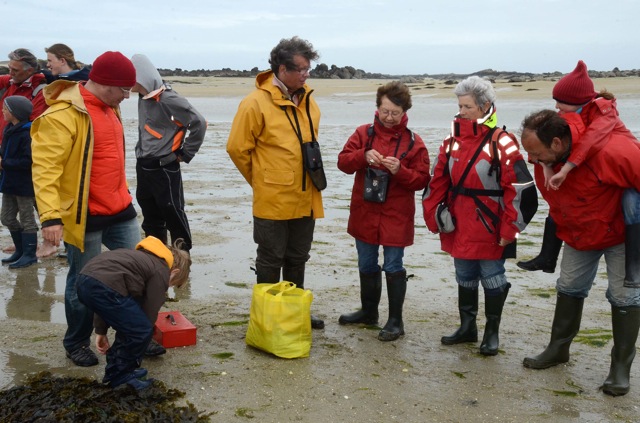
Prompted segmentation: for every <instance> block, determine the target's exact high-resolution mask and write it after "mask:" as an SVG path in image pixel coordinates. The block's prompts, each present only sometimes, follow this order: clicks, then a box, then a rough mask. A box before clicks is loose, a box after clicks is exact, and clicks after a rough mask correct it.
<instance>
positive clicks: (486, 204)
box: [227, 37, 640, 396]
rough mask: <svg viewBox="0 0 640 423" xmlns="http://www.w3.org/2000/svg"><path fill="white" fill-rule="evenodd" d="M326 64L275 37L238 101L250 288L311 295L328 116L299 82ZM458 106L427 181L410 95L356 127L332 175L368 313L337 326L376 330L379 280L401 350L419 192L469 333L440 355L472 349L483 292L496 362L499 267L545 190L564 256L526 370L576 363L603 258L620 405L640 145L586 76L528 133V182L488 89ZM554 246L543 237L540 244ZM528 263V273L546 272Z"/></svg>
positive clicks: (315, 323) (532, 119)
mask: <svg viewBox="0 0 640 423" xmlns="http://www.w3.org/2000/svg"><path fill="white" fill-rule="evenodd" d="M317 58H318V53H317V52H316V51H315V50H314V49H313V46H312V45H311V43H309V42H308V41H306V40H302V39H300V38H298V37H293V38H290V39H282V40H281V41H280V43H279V44H278V45H276V46H275V47H274V48H273V50H272V51H271V55H270V60H269V63H270V64H271V69H270V70H267V71H265V72H262V73H260V74H259V75H258V76H257V79H256V89H255V90H254V91H253V92H252V93H251V94H249V95H248V96H247V97H246V98H245V99H243V100H242V102H241V103H240V106H239V108H238V112H237V114H236V115H235V118H234V120H233V123H232V127H231V131H230V133H229V138H228V142H227V152H228V154H229V156H230V157H231V159H232V160H233V162H234V164H235V165H236V167H237V168H238V170H239V171H240V172H241V174H242V175H243V176H244V178H245V179H246V181H247V182H248V183H249V185H250V186H251V187H252V190H253V215H254V227H253V236H254V241H255V242H256V244H257V245H258V248H257V258H256V274H257V278H256V279H257V282H262V283H275V282H278V281H280V280H281V278H282V279H284V280H288V281H291V282H294V283H296V284H297V285H298V286H300V287H304V269H305V263H306V262H307V260H308V259H309V257H310V256H309V252H310V250H311V245H312V241H313V232H314V225H315V224H314V221H315V219H318V218H322V217H323V214H324V211H323V207H322V195H321V191H322V189H324V188H325V187H326V184H327V181H326V179H325V178H324V173H323V168H322V159H321V155H320V154H319V148H320V147H321V145H319V144H318V143H317V139H318V128H319V124H320V111H319V108H318V105H317V104H316V102H315V101H314V99H313V98H312V96H311V93H312V90H311V89H310V87H309V86H308V85H307V84H306V80H307V78H308V77H309V76H310V71H311V62H312V61H314V60H316V59H317ZM454 93H455V95H456V96H457V99H458V109H459V110H458V114H457V115H455V117H454V119H453V122H452V125H451V133H450V135H449V136H448V137H447V138H446V139H445V140H444V142H443V143H442V145H441V147H440V150H439V152H438V154H437V159H436V163H435V166H434V167H433V169H432V172H430V162H429V155H428V152H427V149H426V147H425V144H424V142H423V140H422V138H421V137H420V136H419V135H418V134H416V133H414V132H413V131H411V130H410V129H409V128H408V116H407V111H408V110H409V109H410V108H411V105H412V103H411V94H410V90H409V88H408V87H407V86H406V85H404V84H402V83H400V82H395V81H394V82H390V83H388V84H385V85H383V86H381V87H379V88H378V91H377V95H376V109H375V113H374V116H373V121H372V122H371V123H367V124H364V125H362V126H359V127H358V128H357V129H356V130H355V132H354V133H353V135H351V136H350V137H349V139H348V140H347V142H346V144H345V145H344V148H343V149H342V151H341V152H340V153H339V155H338V168H339V169H340V170H342V171H343V172H345V173H347V174H354V175H355V176H354V184H353V188H352V195H351V204H350V215H349V223H348V228H347V231H348V233H349V234H350V235H352V236H353V237H354V238H355V245H356V251H357V256H358V270H359V275H360V300H361V308H360V309H359V310H357V311H355V312H352V313H345V314H342V315H341V316H340V318H339V320H338V321H339V323H340V324H343V325H346V324H366V325H375V324H378V319H379V313H378V306H379V304H380V300H381V296H382V272H384V273H385V278H386V287H387V294H388V298H389V316H388V320H387V322H386V324H385V325H384V326H383V327H382V329H381V330H380V332H379V334H378V339H380V340H381V341H394V340H397V339H398V338H399V337H400V336H402V335H404V333H405V331H404V324H403V319H402V309H403V303H404V299H405V294H406V290H407V274H406V269H405V268H404V264H403V255H404V249H405V248H406V247H408V246H410V245H412V244H413V240H414V216H415V196H416V192H420V191H423V190H424V193H423V196H422V206H423V214H424V220H425V222H426V226H427V227H428V229H429V230H430V231H432V232H433V233H437V234H439V237H440V240H441V245H442V250H443V251H446V252H448V253H449V254H451V256H452V257H453V261H454V269H455V279H456V282H457V285H458V310H459V315H460V326H459V327H458V329H457V330H456V331H455V332H454V333H452V334H451V335H446V336H443V337H442V339H441V342H442V344H444V345H454V344H459V343H466V342H477V341H478V328H477V324H476V319H477V314H478V291H479V286H480V285H482V287H483V290H484V296H485V316H486V324H485V329H484V335H483V337H482V342H481V344H480V349H479V351H480V353H481V354H483V355H488V356H494V355H496V354H498V351H499V345H500V343H499V327H500V322H501V317H502V311H503V307H504V304H505V300H506V298H507V295H508V292H509V289H510V287H511V284H509V282H508V281H507V277H506V274H505V260H506V259H507V258H515V252H516V248H515V247H516V239H517V237H518V234H519V233H521V232H522V231H523V230H524V229H525V227H526V225H527V224H528V223H529V222H530V221H531V219H532V217H533V216H534V214H535V213H536V211H537V208H538V195H537V190H536V186H537V187H538V189H539V190H540V192H541V193H542V196H543V198H544V199H545V200H546V201H547V202H548V203H549V210H550V212H549V213H550V217H549V218H548V219H547V220H549V219H551V220H553V222H555V227H556V230H555V231H554V237H557V238H558V239H559V240H561V241H560V242H564V243H565V244H566V247H565V253H564V255H563V259H562V263H561V272H560V277H559V279H558V281H557V291H558V297H557V304H556V314H555V317H554V322H553V325H552V331H551V340H550V342H549V345H548V347H547V348H546V349H545V351H544V352H543V353H542V354H540V355H538V356H535V357H527V358H525V359H524V362H523V364H524V366H525V367H528V368H533V369H544V368H548V367H551V366H554V365H557V364H560V363H564V362H567V361H568V360H569V347H570V345H571V341H572V340H573V338H574V337H575V335H576V334H577V332H578V329H579V326H580V317H581V315H582V304H583V302H584V299H585V298H586V297H587V295H588V293H589V290H590V288H591V286H592V285H593V282H594V279H595V276H596V270H597V267H598V262H599V260H600V258H601V257H602V256H604V257H605V260H606V262H607V277H608V281H609V287H608V289H607V299H608V300H609V302H610V303H611V308H612V327H613V343H614V345H613V348H612V352H611V370H610V373H609V375H608V377H607V378H606V380H605V382H604V384H603V386H602V389H603V391H604V392H605V393H607V394H609V395H613V396H616V395H624V394H626V393H627V392H628V391H629V386H630V384H629V374H630V368H631V363H632V361H633V358H634V356H635V343H636V340H637V335H638V327H639V325H640V283H639V278H640V275H639V272H638V254H639V252H638V249H639V247H638V241H637V227H638V226H637V220H636V216H638V211H639V210H640V208H639V207H638V204H639V202H638V201H637V198H639V197H638V190H640V171H639V170H638V169H640V166H639V165H638V164H639V163H640V144H639V143H638V141H637V140H636V139H635V138H634V137H633V136H632V135H631V133H630V132H629V131H628V130H627V129H626V128H625V127H624V125H623V124H622V122H621V121H620V119H619V118H618V112H617V110H616V104H615V98H614V97H613V95H611V94H610V93H606V92H601V93H596V92H595V90H594V86H593V82H592V81H591V79H590V78H589V76H588V73H587V69H586V66H585V65H584V63H583V62H579V64H578V66H577V67H576V69H575V70H574V71H573V72H571V73H569V74H567V75H566V76H565V77H563V78H562V79H561V80H559V81H558V83H557V84H556V87H555V88H554V92H553V97H554V99H555V100H556V108H557V109H558V110H559V111H558V112H556V111H553V110H542V111H539V112H534V113H532V114H530V115H529V116H527V117H526V118H525V119H524V121H523V124H522V145H523V147H524V149H525V150H526V151H527V152H528V159H529V162H530V163H532V164H533V166H534V169H535V172H534V173H535V179H534V178H533V177H532V175H531V174H530V172H529V170H528V167H527V163H526V162H525V159H524V157H523V155H522V154H521V152H520V144H519V142H518V139H517V138H516V136H515V135H513V134H512V133H509V132H507V131H506V130H505V129H504V128H501V127H500V126H499V125H498V119H497V108H496V103H495V99H496V95H495V91H494V89H493V87H492V85H491V83H490V82H489V81H487V80H485V79H483V78H479V77H476V76H472V77H469V78H466V79H465V80H463V81H461V82H460V83H459V84H458V85H457V86H456V88H455V90H454ZM589 128H592V130H591V131H590V129H589ZM596 128H597V130H594V129H596ZM595 132H597V135H594V133H595ZM310 151H314V153H310ZM310 156H311V157H313V160H309V157H310ZM565 164H566V166H567V168H564V169H563V165H565ZM569 170H572V172H571V174H570V175H568V173H569V172H568V171H569ZM318 174H321V175H322V177H320V178H319V177H318ZM318 181H320V183H318ZM563 181H564V183H563ZM322 182H324V183H322ZM330 182H331V181H329V182H328V183H330ZM560 184H562V187H560ZM623 197H624V198H625V201H624V203H623V201H622V200H623ZM623 204H624V210H625V213H624V215H623ZM625 221H626V222H627V223H626V224H627V228H626V234H625ZM547 238H548V235H547V230H545V242H546V241H547ZM625 242H626V247H625ZM380 247H382V251H383V262H382V265H380V264H379V252H380ZM545 248H546V247H544V246H543V250H544V249H545ZM558 250H559V249H558ZM625 250H626V259H625ZM558 253H559V251H558ZM552 260H553V259H552ZM522 263H525V264H524V265H522ZM526 263H528V262H520V263H519V265H522V266H521V267H523V268H526V269H527V270H545V271H549V270H548V269H547V268H542V267H540V266H528V267H527V264H526ZM625 263H626V264H625ZM625 265H626V275H625ZM553 267H554V268H555V262H554V263H553ZM551 271H553V270H551ZM311 320H312V321H311V322H310V324H311V326H312V327H314V328H321V327H324V322H322V321H320V320H319V319H318V318H316V317H313V316H312V319H311Z"/></svg>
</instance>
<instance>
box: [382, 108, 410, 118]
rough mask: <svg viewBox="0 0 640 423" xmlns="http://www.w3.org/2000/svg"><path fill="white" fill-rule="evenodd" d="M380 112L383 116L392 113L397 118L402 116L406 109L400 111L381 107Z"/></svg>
mask: <svg viewBox="0 0 640 423" xmlns="http://www.w3.org/2000/svg"><path fill="white" fill-rule="evenodd" d="M378 113H379V114H380V115H381V116H389V115H391V117H393V118H397V117H400V116H401V115H402V114H403V113H404V111H399V110H393V111H391V110H387V109H382V108H380V109H378Z"/></svg>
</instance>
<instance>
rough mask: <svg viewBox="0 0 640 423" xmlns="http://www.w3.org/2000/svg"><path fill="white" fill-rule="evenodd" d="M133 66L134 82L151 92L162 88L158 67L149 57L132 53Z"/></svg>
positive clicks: (162, 83)
mask: <svg viewBox="0 0 640 423" xmlns="http://www.w3.org/2000/svg"><path fill="white" fill-rule="evenodd" d="M131 62H132V63H133V67H135V68H136V82H137V83H138V84H140V85H141V86H142V88H144V89H145V90H147V92H149V93H151V92H153V91H155V90H157V89H159V88H162V86H163V85H164V82H163V81H162V77H161V76H160V72H158V69H156V67H155V66H154V65H153V63H151V61H150V60H149V58H148V57H147V56H145V55H144V54H134V55H133V56H132V57H131Z"/></svg>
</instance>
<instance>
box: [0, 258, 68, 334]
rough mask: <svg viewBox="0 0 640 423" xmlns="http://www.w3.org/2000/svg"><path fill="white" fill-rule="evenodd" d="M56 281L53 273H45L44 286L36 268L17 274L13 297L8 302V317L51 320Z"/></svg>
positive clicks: (23, 270) (26, 269)
mask: <svg viewBox="0 0 640 423" xmlns="http://www.w3.org/2000/svg"><path fill="white" fill-rule="evenodd" d="M55 291H56V279H55V274H54V273H53V272H45V274H44V280H43V282H42V285H41V284H40V278H39V275H38V272H37V271H36V268H35V267H34V266H32V267H29V268H25V269H21V270H20V271H18V272H15V285H14V288H13V295H12V296H11V298H10V299H9V301H7V305H6V313H7V317H9V318H12V319H24V320H41V321H46V322H48V321H50V320H51V309H52V308H53V305H54V303H55V301H56V300H55V298H54V296H53V294H55Z"/></svg>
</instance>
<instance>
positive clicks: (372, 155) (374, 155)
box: [364, 148, 384, 166]
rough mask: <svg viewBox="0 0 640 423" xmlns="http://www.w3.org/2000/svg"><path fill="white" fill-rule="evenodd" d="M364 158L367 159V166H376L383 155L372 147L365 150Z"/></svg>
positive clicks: (380, 161)
mask: <svg viewBox="0 0 640 423" xmlns="http://www.w3.org/2000/svg"><path fill="white" fill-rule="evenodd" d="M364 158H365V159H366V160H367V164H368V165H369V166H378V165H379V164H380V163H382V160H383V159H384V156H383V155H382V154H380V153H378V151H377V150H374V149H373V148H372V149H371V150H367V151H365V153H364Z"/></svg>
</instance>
